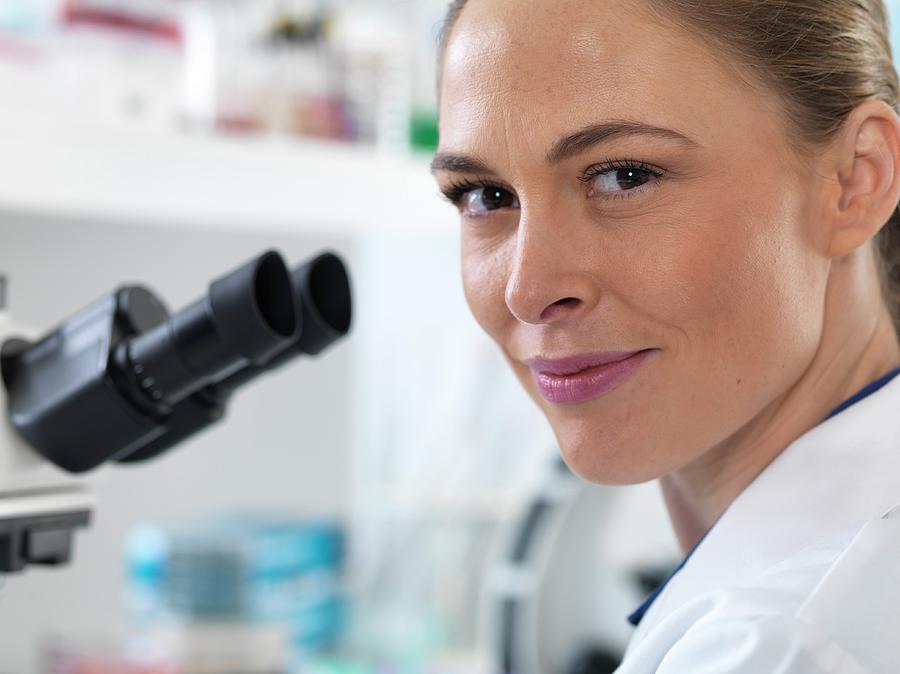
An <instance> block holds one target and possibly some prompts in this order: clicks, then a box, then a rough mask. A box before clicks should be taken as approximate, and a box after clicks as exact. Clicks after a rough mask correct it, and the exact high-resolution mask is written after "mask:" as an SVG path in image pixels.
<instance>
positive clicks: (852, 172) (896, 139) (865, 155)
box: [829, 101, 900, 257]
mask: <svg viewBox="0 0 900 674" xmlns="http://www.w3.org/2000/svg"><path fill="white" fill-rule="evenodd" d="M840 154H841V157H840V159H839V161H840V168H839V171H838V181H839V183H840V197H839V200H838V203H837V204H836V205H835V212H834V216H835V218H834V225H835V226H834V228H833V230H832V237H831V246H830V250H829V253H830V256H831V257H840V256H842V255H847V254H849V253H851V252H852V251H854V250H856V249H857V248H859V247H861V246H863V245H864V244H865V243H866V242H868V241H870V240H871V239H873V238H874V237H875V236H876V235H877V234H878V232H879V231H880V230H881V228H882V227H883V226H884V225H885V223H886V222H887V221H888V219H889V218H890V217H891V215H892V213H893V212H894V210H895V209H896V208H897V202H898V199H900V120H898V118H897V113H896V112H894V110H893V109H892V108H891V107H890V106H889V105H887V104H886V103H884V102H882V101H867V102H866V103H863V104H862V105H860V106H858V107H857V108H856V109H855V110H854V111H853V113H852V114H851V115H850V117H849V118H848V119H847V122H846V124H845V129H844V133H843V140H842V142H841V149H840Z"/></svg>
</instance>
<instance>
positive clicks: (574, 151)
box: [431, 120, 698, 174]
mask: <svg viewBox="0 0 900 674" xmlns="http://www.w3.org/2000/svg"><path fill="white" fill-rule="evenodd" d="M625 136H654V137H656V138H664V139H668V140H675V141H679V142H681V143H684V144H686V145H689V146H690V147H698V144H697V143H696V142H695V141H693V140H691V139H690V138H688V137H687V136H685V135H684V134H682V133H679V132H678V131H675V130H674V129H667V128H665V127H661V126H653V125H651V124H645V123H644V122H634V121H629V120H612V121H609V122H602V123H600V124H592V125H591V126H588V127H585V128H583V129H580V130H579V131H576V132H574V133H572V134H569V135H568V136H566V137H564V138H561V139H560V140H558V141H557V142H556V143H555V144H554V145H553V147H552V148H551V150H550V151H549V152H548V153H547V158H546V161H547V163H548V164H559V163H560V162H562V161H565V160H566V159H570V158H572V157H576V156H578V155H579V154H581V153H582V152H586V151H587V150H589V149H591V148H592V147H594V146H596V145H599V144H601V143H604V142H608V141H611V140H613V139H616V138H622V137H625ZM437 171H449V172H451V173H481V174H494V171H493V170H492V169H491V168H490V167H489V166H488V165H487V164H486V163H485V162H483V161H481V160H480V159H478V158H476V157H471V156H468V155H463V154H454V153H451V152H439V153H438V154H436V155H435V157H434V160H433V161H432V162H431V172H432V173H436V172H437Z"/></svg>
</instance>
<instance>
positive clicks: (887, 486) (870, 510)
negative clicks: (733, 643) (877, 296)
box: [629, 377, 900, 651]
mask: <svg viewBox="0 0 900 674" xmlns="http://www.w3.org/2000/svg"><path fill="white" fill-rule="evenodd" d="M876 383H878V382H876ZM873 386H874V385H873ZM867 388H868V387H867ZM864 392H865V390H864V391H861V392H860V394H862V393H864ZM860 394H858V395H857V396H854V398H853V399H851V400H855V404H852V406H849V407H848V406H846V404H845V405H842V407H841V408H838V410H835V413H834V414H833V416H830V417H829V418H828V419H826V421H824V422H823V423H822V424H820V425H818V426H816V427H815V428H813V429H811V430H810V431H809V432H808V433H806V434H805V435H803V436H802V437H800V438H798V439H797V440H796V441H795V442H793V443H792V444H791V445H789V446H788V447H787V448H786V449H785V450H784V451H783V452H782V453H781V454H780V455H779V456H778V457H777V458H776V459H775V460H774V461H773V462H772V463H771V464H770V465H769V466H768V467H767V468H766V469H765V470H764V471H763V472H762V473H761V474H760V475H759V476H758V477H757V478H756V479H755V480H754V481H753V482H752V483H751V484H750V485H749V486H748V487H747V488H746V489H745V490H744V491H743V492H742V493H741V494H740V495H739V496H738V497H737V499H735V501H734V502H733V503H732V504H731V505H730V506H729V508H728V509H727V510H726V511H725V513H724V514H723V515H722V516H721V517H720V518H719V520H718V521H717V522H716V524H715V526H713V528H712V529H711V530H710V531H709V532H708V533H707V535H706V536H705V538H704V539H703V540H702V541H701V542H700V544H698V545H697V547H696V548H695V549H694V550H693V551H692V554H691V555H690V556H689V558H688V559H686V560H685V562H684V564H683V566H682V567H681V568H680V570H679V571H678V573H676V574H675V575H673V576H672V577H671V578H670V580H669V582H668V583H667V584H666V586H665V587H664V588H663V590H662V592H661V593H660V595H659V596H658V598H657V599H656V601H654V602H653V604H652V605H651V606H650V607H649V610H648V611H647V613H646V615H645V616H644V617H643V620H642V621H641V623H640V625H639V626H638V628H637V631H636V632H635V634H634V638H633V639H632V641H631V644H630V646H629V651H631V650H632V649H633V648H634V647H635V646H637V644H638V643H639V642H640V641H641V640H642V639H643V638H644V637H645V636H646V635H647V634H649V633H650V632H651V631H652V630H653V628H654V627H655V626H656V625H658V624H659V623H660V622H661V621H662V620H663V619H665V618H666V617H667V616H669V615H671V613H673V612H674V611H675V610H676V609H678V608H679V607H681V606H683V605H684V604H685V603H686V602H688V601H690V600H691V599H693V598H694V597H696V596H698V595H700V594H702V593H704V592H706V591H711V590H714V589H716V588H722V587H729V586H733V585H736V584H740V583H741V582H743V581H746V580H748V579H751V578H753V577H754V576H756V575H758V574H760V573H762V572H763V571H765V570H766V569H768V568H769V567H771V566H774V565H775V564H777V563H779V562H781V561H783V560H784V559H786V558H788V557H791V556H792V555H794V554H796V553H797V552H799V551H800V550H802V549H803V548H805V547H807V546H809V545H811V544H813V543H814V542H816V541H817V540H819V539H821V538H823V537H825V536H827V535H829V534H832V533H835V532H839V531H844V530H847V529H850V528H853V527H861V526H862V525H863V524H864V523H865V522H866V521H867V520H870V519H873V518H878V517H881V516H883V515H884V513H885V512H887V511H888V510H890V509H891V508H893V507H894V506H896V505H897V503H900V377H895V378H893V379H892V380H891V381H890V382H889V383H887V384H886V385H884V386H883V387H882V388H880V389H878V390H876V391H875V392H874V393H871V392H870V394H869V395H866V396H864V399H860ZM849 402H850V401H848V403H849ZM838 412H840V413H839V414H838Z"/></svg>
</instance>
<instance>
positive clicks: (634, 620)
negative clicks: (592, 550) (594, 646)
mask: <svg viewBox="0 0 900 674" xmlns="http://www.w3.org/2000/svg"><path fill="white" fill-rule="evenodd" d="M898 375H900V367H898V368H897V369H896V370H892V371H891V372H888V373H887V374H886V375H884V376H883V377H881V378H880V379H878V380H876V381H873V382H872V383H871V384H869V385H868V386H866V387H865V388H864V389H862V390H860V391H859V392H858V393H856V394H854V395H853V396H852V397H850V398H848V399H847V400H845V401H844V402H842V403H841V404H840V405H838V406H837V407H835V408H834V409H833V410H832V411H831V412H830V413H829V414H828V416H827V417H825V419H824V420H823V421H828V420H829V419H831V418H832V417H834V416H837V415H838V414H840V413H841V412H843V411H844V410H846V409H847V408H848V407H852V406H853V405H855V404H856V403H858V402H859V401H860V400H863V399H864V398H868V397H869V396H870V395H872V394H873V393H875V392H876V391H878V390H879V389H882V388H884V387H885V386H887V385H888V384H889V383H891V381H893V380H894V378H895V377H897V376H898ZM713 526H715V524H713ZM710 531H712V527H710V529H709V531H707V532H706V534H703V538H701V539H700V540H699V541H697V544H696V545H695V546H694V547H693V548H691V551H690V552H689V553H687V555H686V556H685V558H684V559H682V560H681V563H680V564H679V565H678V566H677V567H675V569H674V570H673V571H672V573H670V574H669V575H668V576H666V578H665V580H663V581H662V582H661V583H660V584H659V585H658V586H657V587H656V589H655V590H653V592H651V593H650V595H649V596H648V597H647V598H646V599H645V600H644V603H642V604H641V605H640V606H638V607H637V609H635V611H634V612H633V613H632V614H631V615H630V616H628V622H630V623H631V624H632V625H634V626H635V627H637V626H638V625H640V624H641V620H643V619H644V615H646V613H647V611H649V610H650V607H651V606H653V602H655V601H656V599H657V598H658V597H659V595H661V594H662V591H663V590H665V589H666V585H668V584H669V581H671V580H672V579H673V578H674V577H675V576H676V575H677V574H678V572H679V571H681V569H682V568H684V565H685V564H687V562H688V560H689V559H690V558H691V556H692V555H693V554H694V552H695V551H696V550H697V548H698V547H699V546H700V544H701V543H702V542H703V539H704V538H706V535H707V534H708V533H709V532H710Z"/></svg>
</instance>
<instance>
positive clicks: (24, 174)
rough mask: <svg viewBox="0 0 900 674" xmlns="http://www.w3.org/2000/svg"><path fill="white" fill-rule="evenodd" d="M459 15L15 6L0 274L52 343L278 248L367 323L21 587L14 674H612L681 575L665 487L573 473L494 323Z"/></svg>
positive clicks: (107, 0) (14, 608) (3, 624)
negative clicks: (471, 157)
mask: <svg viewBox="0 0 900 674" xmlns="http://www.w3.org/2000/svg"><path fill="white" fill-rule="evenodd" d="M446 4H447V3H446V0H380V1H379V0H358V1H355V2H354V0H0V91H2V104H0V167H2V168H0V276H3V277H5V278H6V293H5V295H6V297H5V301H6V311H7V312H8V314H9V315H10V316H11V317H12V318H13V319H14V320H15V322H16V323H18V324H24V325H29V326H33V328H34V329H35V330H36V331H38V332H39V333H42V332H46V331H47V330H49V329H51V328H53V327H54V326H56V325H58V324H59V323H60V322H61V321H62V320H63V319H65V318H66V317H68V316H70V315H72V314H73V313H74V312H76V311H77V310H79V309H81V308H82V307H84V306H86V305H87V304H89V303H90V302H91V301H93V300H94V299H96V298H97V297H100V296H102V295H103V294H105V293H108V292H110V291H111V290H113V289H114V288H116V287H118V286H120V285H123V284H124V283H129V282H139V283H142V284H146V285H147V286H149V287H151V288H153V289H154V290H155V291H156V292H157V293H158V294H159V295H160V296H161V297H163V298H165V299H166V301H167V303H168V305H169V306H170V307H171V308H178V307H182V306H184V305H186V304H187V303H188V302H190V301H191V300H193V299H195V298H196V297H199V296H201V295H202V294H203V293H204V292H206V289H207V285H208V283H209V282H210V280H212V279H213V278H216V277H217V276H219V275H221V274H222V273H223V272H225V271H227V270H229V269H231V268H233V267H235V266H236V265H238V264H239V263H241V262H243V261H244V260H246V259H249V258H250V257H251V256H253V255H255V254H257V253H258V252H260V251H262V250H266V249H270V248H275V249H277V250H279V251H281V252H282V253H283V254H284V256H285V257H286V258H287V259H288V260H289V261H290V263H291V264H299V263H300V262H302V261H304V260H307V259H309V258H311V257H312V256H314V255H316V254H318V253H319V252H321V251H324V250H330V251H334V252H336V253H337V254H338V255H340V256H341V257H342V258H343V259H344V260H345V261H346V263H347V265H348V267H349V270H350V275H351V279H352V289H353V302H354V306H353V325H352V330H351V333H350V335H349V337H348V338H347V339H344V340H342V341H341V342H339V343H338V344H336V345H335V346H334V347H333V348H331V349H330V350H328V351H327V352H325V353H323V354H321V356H319V357H317V358H305V359H299V360H298V361H297V362H295V363H293V364H291V365H289V366H287V367H284V368H281V369H279V370H278V371H277V372H274V373H272V374H270V375H268V376H267V377H265V378H264V379H263V380H261V381H258V382H254V383H253V384H252V385H250V386H247V387H246V389H245V390H242V391H240V392H239V394H238V395H236V396H235V398H234V400H232V401H231V404H230V406H229V410H228V417H227V418H226V420H225V421H224V422H223V423H221V424H218V425H217V426H215V427H214V428H212V429H210V430H208V431H206V432H204V433H202V434H200V435H198V436H197V437H196V438H194V439H192V440H191V441H190V442H187V443H185V444H184V445H182V446H179V447H177V448H175V449H174V450H172V451H171V452H169V453H167V454H165V455H163V456H161V457H159V458H158V459H156V460H154V461H151V462H148V463H145V464H138V465H133V466H128V465H120V466H116V467H114V468H110V469H104V470H102V471H100V474H99V475H98V476H97V479H96V492H97V498H98V507H97V511H96V514H95V517H94V520H93V522H92V524H91V526H90V528H88V529H86V530H84V531H82V532H79V533H78V534H77V535H76V538H75V552H74V558H73V560H72V562H71V563H70V564H69V565H68V566H65V567H62V568H48V569H39V568H30V569H28V570H27V572H25V573H23V574H12V575H9V576H6V577H4V578H3V579H2V581H0V582H2V587H0V672H4V673H9V674H32V673H33V674H60V673H62V672H66V673H69V674H75V673H77V674H94V673H96V672H103V673H104V674H106V673H109V672H117V673H118V672H129V673H135V674H137V673H143V672H166V673H172V674H175V673H179V674H235V673H238V672H240V674H257V673H258V674H279V673H284V674H287V673H288V672H290V673H291V674H293V673H296V672H317V673H318V672H328V673H335V674H340V673H343V672H351V673H354V674H357V673H358V674H368V673H370V672H371V673H375V672H378V673H380V672H397V673H403V674H406V673H409V674H414V673H420V672H421V673H434V674H438V673H445V674H466V673H468V672H473V673H474V672H477V673H485V674H487V673H491V674H499V673H500V672H503V673H506V672H516V673H517V674H531V673H532V672H534V673H537V672H542V674H592V673H600V672H611V671H612V669H613V668H614V666H615V661H616V658H617V657H619V656H620V655H621V652H622V650H623V648H624V645H625V643H626V642H627V639H628V636H629V633H630V629H631V628H630V626H629V625H628V624H627V622H626V621H625V616H626V615H627V614H628V613H629V612H630V611H631V610H632V609H633V608H635V607H636V605H637V604H639V603H640V601H641V600H642V598H643V596H644V595H645V594H646V592H647V590H648V588H650V587H652V586H653V585H654V583H655V581H656V580H658V579H659V578H661V577H662V576H663V575H665V573H666V572H667V571H668V570H669V569H670V568H671V567H672V566H673V565H674V564H675V563H676V562H677V561H678V558H679V556H678V552H677V548H676V545H675V543H674V541H673V540H672V537H671V534H670V533H669V530H668V523H667V520H666V518H665V514H664V511H663V508H662V505H661V503H660V500H659V497H658V495H657V493H656V489H655V487H654V486H652V485H643V486H639V487H634V488H629V489H616V490H613V489H606V488H602V487H595V486H590V485H586V484H584V483H582V482H580V481H579V480H577V479H576V478H574V477H573V476H571V475H570V474H569V473H568V472H567V471H566V469H565V467H564V466H563V465H562V464H561V462H560V461H559V459H558V450H557V448H556V446H555V440H554V438H553V435H552V433H551V431H550V429H549V427H548V425H547V424H546V422H545V421H544V419H543V418H542V417H541V415H540V414H539V412H538V410H537V408H536V407H535V406H534V405H533V403H532V402H531V401H530V400H529V399H527V397H526V395H525V394H524V392H522V391H521V390H520V387H519V385H518V383H517V382H516V381H515V380H514V378H513V376H512V374H511V373H510V372H508V371H507V368H506V365H505V363H504V362H503V361H502V360H501V357H500V354H499V352H498V351H497V350H496V348H495V347H494V346H493V344H491V343H490V342H489V341H488V340H487V338H486V337H484V336H483V335H482V334H481V332H480V331H479V329H478V328H477V326H476V325H475V323H474V321H473V320H472V318H471V317H470V316H469V313H468V310H467V308H466V306H465V302H464V298H463V295H462V290H461V286H460V281H459V270H458V254H459V251H458V241H457V232H456V226H457V216H456V213H455V211H454V209H453V208H452V207H451V206H449V205H448V204H446V203H444V202H443V201H442V200H441V199H440V197H439V196H438V193H437V189H436V187H435V185H434V183H433V181H432V178H431V176H430V174H429V170H428V162H429V159H430V153H432V152H433V150H434V148H435V147H436V143H437V119H436V110H435V92H434V86H435V85H434V59H435V45H436V39H437V33H438V28H439V24H440V21H441V18H442V16H443V13H444V10H445V8H446Z"/></svg>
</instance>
